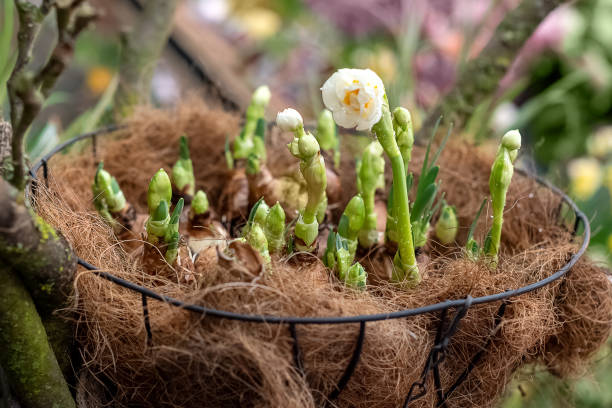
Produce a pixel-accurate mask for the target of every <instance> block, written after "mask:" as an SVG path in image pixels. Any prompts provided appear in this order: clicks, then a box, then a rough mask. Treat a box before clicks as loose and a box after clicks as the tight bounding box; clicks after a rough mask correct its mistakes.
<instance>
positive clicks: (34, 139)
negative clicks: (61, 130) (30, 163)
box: [25, 122, 59, 160]
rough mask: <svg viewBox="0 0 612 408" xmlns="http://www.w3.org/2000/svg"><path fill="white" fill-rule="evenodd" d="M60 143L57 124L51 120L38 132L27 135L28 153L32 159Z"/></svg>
mask: <svg viewBox="0 0 612 408" xmlns="http://www.w3.org/2000/svg"><path fill="white" fill-rule="evenodd" d="M58 143H59V136H58V134H57V125H56V124H55V123H53V122H49V123H47V124H46V125H45V127H43V128H42V129H41V131H40V132H38V133H32V132H30V133H28V136H27V137H26V146H25V148H26V153H27V155H28V157H29V158H30V160H36V159H38V158H40V157H41V156H42V155H43V154H45V153H46V152H48V151H49V150H51V148H52V147H53V146H55V145H56V144H58Z"/></svg>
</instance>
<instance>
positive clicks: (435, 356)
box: [26, 126, 591, 407]
mask: <svg viewBox="0 0 612 408" xmlns="http://www.w3.org/2000/svg"><path fill="white" fill-rule="evenodd" d="M117 129H119V127H118V126H110V127H106V128H103V129H100V130H97V131H95V132H91V133H87V134H83V135H80V136H77V137H75V138H72V139H70V140H68V141H66V142H64V143H62V144H60V145H58V146H56V147H55V148H54V149H53V150H51V151H50V152H49V153H47V154H46V155H45V156H44V157H43V158H42V159H40V160H39V161H38V162H36V163H35V164H34V165H33V166H32V168H31V169H30V171H29V174H30V177H31V181H30V184H29V188H28V189H26V198H27V199H29V198H31V197H32V196H35V195H36V190H37V186H38V185H39V183H40V182H41V180H40V179H39V178H38V176H37V174H38V172H39V171H40V169H41V168H42V182H44V183H45V184H47V185H48V177H49V165H48V162H49V160H50V159H51V158H52V157H53V156H55V155H56V154H58V153H61V152H63V151H64V150H65V149H67V148H68V147H70V146H72V145H73V144H75V143H76V142H79V141H82V140H87V139H91V146H92V150H91V152H92V154H93V155H94V158H95V157H96V155H97V139H98V137H99V136H105V135H108V134H111V133H112V132H114V131H115V130H117ZM517 171H518V172H520V173H521V174H523V175H524V176H526V177H530V178H533V179H534V180H535V181H537V182H538V183H539V184H540V185H542V186H544V187H546V188H548V189H550V190H551V191H552V192H553V193H554V194H556V195H558V196H559V197H561V199H562V200H563V202H564V203H565V204H567V205H568V206H569V208H570V209H571V211H572V212H573V213H574V215H575V223H574V228H573V235H574V236H576V235H578V232H579V229H580V226H581V224H582V229H581V235H582V238H583V241H582V244H581V246H580V248H579V250H578V251H577V252H576V253H574V254H572V255H571V257H570V259H569V261H568V262H567V263H566V264H565V265H563V266H562V267H561V268H560V269H559V270H558V271H556V272H555V273H553V274H551V275H550V276H548V277H546V278H544V279H542V280H539V281H537V282H533V283H531V284H529V285H526V286H523V287H521V288H518V289H513V290H507V291H505V292H500V293H494V294H490V295H487V296H481V297H475V298H473V297H471V296H469V295H468V296H467V297H466V298H463V299H449V300H446V301H444V302H440V303H435V304H430V305H426V306H421V307H417V308H412V309H404V310H400V311H395V312H390V313H381V314H368V315H355V316H343V317H294V316H271V315H253V314H240V313H234V312H230V311H226V310H218V309H213V308H208V307H204V306H200V305H196V304H189V303H185V302H183V301H181V300H179V299H175V298H172V297H169V296H165V295H161V294H158V293H156V292H155V291H154V290H152V289H149V288H146V287H143V286H140V285H138V284H135V283H133V282H130V281H128V280H125V279H122V278H119V277H117V276H115V275H113V274H111V273H108V272H104V271H100V270H98V268H97V267H96V266H95V265H92V264H90V263H88V262H87V261H86V260H84V259H81V258H78V264H79V265H81V266H83V267H84V268H85V269H87V270H90V271H92V272H93V274H95V275H96V276H98V277H100V278H103V279H106V280H108V281H110V282H112V283H113V284H116V285H119V286H122V287H124V288H127V289H129V290H131V291H134V292H137V293H140V295H141V296H142V311H143V319H144V325H145V329H146V333H147V343H148V344H149V345H150V344H153V331H154V330H153V328H152V327H151V323H150V318H149V310H148V302H149V299H153V300H156V301H160V302H164V303H167V304H169V305H172V306H175V307H178V308H182V309H184V310H188V311H189V312H191V313H195V314H199V315H202V316H204V315H205V316H207V317H213V318H218V319H229V320H237V321H243V322H250V323H264V324H276V325H286V326H287V327H288V330H289V334H290V336H291V338H292V340H293V347H292V354H293V364H294V367H295V369H296V370H297V371H298V372H299V373H301V374H302V375H304V366H303V363H302V355H301V351H300V341H299V337H298V332H297V330H296V327H297V326H299V325H331V324H355V323H358V324H359V330H358V333H357V337H356V340H355V345H354V348H353V353H352V356H351V358H350V360H349V362H348V364H347V366H346V368H345V370H344V372H343V374H342V376H341V377H340V378H339V379H338V381H337V384H336V386H335V388H334V389H333V391H332V392H331V393H330V394H329V395H328V401H333V400H335V399H337V398H338V396H339V395H340V393H341V392H342V391H343V390H344V388H345V387H346V386H347V384H348V382H349V381H350V379H351V376H352V375H353V373H354V371H355V368H356V367H357V365H358V364H359V359H360V356H361V351H362V347H363V344H364V339H365V336H366V326H367V323H368V322H376V321H382V320H388V319H402V318H408V317H412V316H417V315H422V314H427V313H439V324H438V327H437V332H436V336H435V341H434V345H433V347H432V348H431V349H430V350H429V351H428V358H427V359H426V363H425V366H424V367H423V370H422V372H421V375H420V378H419V380H418V381H416V382H414V383H413V384H412V385H411V387H410V389H409V391H408V394H407V395H406V398H405V400H404V407H408V406H409V405H410V403H411V402H413V401H415V400H417V399H419V398H421V397H423V396H424V395H426V394H427V393H428V392H429V390H428V387H427V383H428V378H429V376H430V374H431V375H432V376H433V382H434V386H435V389H434V392H435V393H436V399H437V404H436V406H438V407H445V406H446V401H447V399H448V398H449V396H450V395H451V394H452V393H453V392H454V391H455V390H456V389H457V388H458V387H459V385H461V384H462V383H463V382H464V381H465V380H466V379H467V377H468V375H469V374H470V372H471V371H472V370H473V369H474V368H475V367H476V366H477V364H478V362H479V361H480V360H481V358H482V357H483V356H484V354H485V353H486V351H487V349H488V348H489V346H490V344H491V342H492V340H493V337H494V335H495V333H496V332H497V329H498V328H499V327H500V324H501V323H502V319H503V317H504V313H505V311H506V306H507V304H508V302H509V300H510V299H511V298H513V297H516V296H520V295H523V294H525V293H528V292H531V291H534V290H537V289H539V288H542V287H544V286H546V285H549V284H551V283H552V282H554V281H556V280H558V279H561V278H563V277H564V276H565V275H566V274H567V273H568V272H569V271H570V270H571V268H572V267H573V266H574V265H575V264H576V263H577V262H578V260H579V259H580V258H581V257H582V255H584V253H585V251H586V249H587V247H588V245H589V240H590V237H591V228H590V225H589V221H588V218H587V217H586V215H585V214H584V213H583V212H582V211H580V209H579V208H578V207H577V205H576V204H575V203H574V202H573V201H572V200H571V199H570V198H569V197H568V196H567V195H566V194H564V193H563V192H562V191H561V190H560V189H558V188H557V187H555V186H554V185H552V184H550V183H549V182H548V181H546V180H544V179H542V178H540V177H538V176H536V175H532V174H529V173H527V172H526V171H523V170H517ZM495 302H500V306H499V307H498V309H497V312H496V314H495V317H494V330H493V331H492V332H491V334H490V335H489V336H488V338H487V339H486V340H485V341H484V343H483V344H482V346H481V348H480V349H479V351H478V352H476V353H475V354H474V355H473V356H472V358H471V359H470V360H469V362H468V364H467V365H466V367H465V369H464V370H463V372H461V374H459V375H458V376H457V377H456V378H455V380H454V381H453V382H452V385H450V386H449V387H448V388H447V389H443V387H442V385H441V381H440V370H441V362H442V361H443V360H444V358H445V356H446V353H447V349H448V347H449V345H450V343H451V341H452V337H453V335H454V334H455V333H456V332H457V330H458V329H459V326H460V323H461V320H462V319H463V318H464V317H465V316H466V314H467V313H468V311H469V309H470V308H471V307H474V306H476V305H481V304H486V303H495ZM451 309H452V311H453V312H452V313H451Z"/></svg>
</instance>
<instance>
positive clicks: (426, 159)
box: [421, 116, 442, 174]
mask: <svg viewBox="0 0 612 408" xmlns="http://www.w3.org/2000/svg"><path fill="white" fill-rule="evenodd" d="M441 121H442V116H439V117H438V120H436V124H435V126H434V128H433V131H432V132H431V137H430V138H429V142H428V143H427V150H425V159H424V160H423V167H422V168H421V174H425V173H426V172H427V169H428V168H429V152H430V150H431V143H432V142H433V140H434V138H435V137H436V133H438V126H440V122H441Z"/></svg>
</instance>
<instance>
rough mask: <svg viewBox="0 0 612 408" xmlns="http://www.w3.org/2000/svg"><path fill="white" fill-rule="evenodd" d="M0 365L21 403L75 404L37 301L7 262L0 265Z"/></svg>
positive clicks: (38, 406)
mask: <svg viewBox="0 0 612 408" xmlns="http://www.w3.org/2000/svg"><path fill="white" fill-rule="evenodd" d="M0 365H2V367H3V369H4V371H5V373H6V374H7V377H8V381H9V384H10V386H11V389H12V390H13V392H14V393H15V397H16V398H17V399H18V401H19V402H20V403H21V405H22V406H24V407H28V408H54V407H57V408H72V407H76V405H75V403H74V400H73V398H72V395H71V394H70V390H69V389H68V384H67V383H66V380H65V379H64V376H63V375H62V372H61V370H60V368H59V365H58V363H57V360H56V359H55V355H54V354H53V351H52V350H51V347H50V346H49V342H48V341H47V335H46V333H45V329H44V327H43V325H42V321H41V320H40V317H39V316H38V313H37V311H36V307H35V306H34V302H33V301H32V298H31V297H30V294H29V293H28V291H27V290H26V288H25V287H24V285H23V283H22V282H21V280H20V279H19V277H18V276H17V275H16V274H15V273H14V272H13V271H12V270H11V269H10V268H9V267H7V266H5V265H0Z"/></svg>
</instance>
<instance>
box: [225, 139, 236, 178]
mask: <svg viewBox="0 0 612 408" xmlns="http://www.w3.org/2000/svg"><path fill="white" fill-rule="evenodd" d="M225 161H226V162H227V168H228V169H230V170H232V169H233V168H234V156H232V149H231V146H230V140H229V137H228V136H225Z"/></svg>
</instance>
